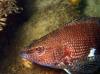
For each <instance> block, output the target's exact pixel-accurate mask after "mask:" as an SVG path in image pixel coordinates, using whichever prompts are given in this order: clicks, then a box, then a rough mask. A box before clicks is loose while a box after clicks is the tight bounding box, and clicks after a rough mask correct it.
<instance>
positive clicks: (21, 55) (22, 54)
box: [19, 51, 28, 59]
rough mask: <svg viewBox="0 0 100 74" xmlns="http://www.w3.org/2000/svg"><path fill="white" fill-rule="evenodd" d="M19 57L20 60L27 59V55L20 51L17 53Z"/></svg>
mask: <svg viewBox="0 0 100 74" xmlns="http://www.w3.org/2000/svg"><path fill="white" fill-rule="evenodd" d="M19 56H20V57H21V58H23V59H28V54H27V53H26V52H25V51H21V52H20V53H19Z"/></svg>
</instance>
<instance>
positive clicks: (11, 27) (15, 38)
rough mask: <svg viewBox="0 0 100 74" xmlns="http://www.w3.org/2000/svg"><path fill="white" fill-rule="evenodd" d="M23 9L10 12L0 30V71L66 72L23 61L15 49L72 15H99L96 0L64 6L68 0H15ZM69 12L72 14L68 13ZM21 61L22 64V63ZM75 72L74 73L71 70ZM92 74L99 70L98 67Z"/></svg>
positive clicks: (19, 73) (98, 0) (0, 73)
mask: <svg viewBox="0 0 100 74" xmlns="http://www.w3.org/2000/svg"><path fill="white" fill-rule="evenodd" d="M17 2H18V3H17V5H18V6H20V7H22V8H23V11H21V12H20V13H18V14H16V13H14V14H10V15H9V16H8V17H7V22H6V23H7V25H6V26H5V27H4V29H3V30H2V31H0V74H66V73H65V72H64V71H62V70H56V69H51V68H46V67H42V66H39V65H36V64H33V65H31V64H30V63H28V64H27V61H25V60H24V61H23V60H22V58H21V57H20V56H19V51H20V50H21V49H23V48H24V47H25V46H27V45H29V44H30V42H31V41H32V40H35V39H39V38H41V37H43V36H45V35H46V34H48V33H50V32H52V31H53V30H55V29H57V28H59V27H61V26H63V25H64V24H66V23H68V22H69V21H71V20H73V19H74V18H75V17H77V18H78V16H81V15H85V16H90V17H100V0H81V1H80V4H78V5H75V6H73V5H72V6H69V7H67V3H68V0H17ZM69 13H72V15H70V16H69ZM24 64H25V65H24ZM75 74H78V73H75ZM94 74H100V72H99V70H98V71H96V72H95V73H94Z"/></svg>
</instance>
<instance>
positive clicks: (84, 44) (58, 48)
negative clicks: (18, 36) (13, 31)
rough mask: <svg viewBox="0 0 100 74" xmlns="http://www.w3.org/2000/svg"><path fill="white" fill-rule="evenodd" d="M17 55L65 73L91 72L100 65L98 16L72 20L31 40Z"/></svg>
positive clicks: (99, 21)
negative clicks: (37, 38)
mask: <svg viewBox="0 0 100 74" xmlns="http://www.w3.org/2000/svg"><path fill="white" fill-rule="evenodd" d="M20 56H21V57H22V58H24V59H27V60H28V61H30V62H32V63H37V64H39V65H42V66H47V67H51V68H56V69H62V70H64V71H66V72H67V73H68V74H73V72H80V73H84V74H92V73H94V72H95V71H96V70H98V69H99V68H100V19H99V18H94V17H90V18H81V19H80V20H76V21H72V22H70V23H68V24H66V25H64V26H62V27H60V28H59V29H57V30H55V31H53V32H51V33H49V34H48V35H46V36H44V37H42V38H40V39H39V40H35V41H33V42H32V43H31V44H30V45H29V46H27V47H26V48H24V50H22V51H21V52H20Z"/></svg>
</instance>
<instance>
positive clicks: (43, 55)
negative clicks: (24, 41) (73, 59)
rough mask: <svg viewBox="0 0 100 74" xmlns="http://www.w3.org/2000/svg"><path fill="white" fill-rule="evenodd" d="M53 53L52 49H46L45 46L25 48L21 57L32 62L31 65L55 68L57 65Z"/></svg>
mask: <svg viewBox="0 0 100 74" xmlns="http://www.w3.org/2000/svg"><path fill="white" fill-rule="evenodd" d="M52 52H53V51H52V50H51V49H50V48H46V47H44V46H36V47H32V48H25V49H24V50H23V51H21V52H20V56H21V57H22V58H23V59H26V60H28V61H30V62H31V63H36V64H39V65H43V66H48V67H53V66H55V65H54V56H53V53H52Z"/></svg>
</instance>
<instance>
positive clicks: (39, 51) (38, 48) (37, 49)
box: [35, 46, 44, 54]
mask: <svg viewBox="0 0 100 74" xmlns="http://www.w3.org/2000/svg"><path fill="white" fill-rule="evenodd" d="M35 50H36V52H37V53H39V54H40V53H42V52H43V51H44V47H42V46H41V47H36V48H35Z"/></svg>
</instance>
